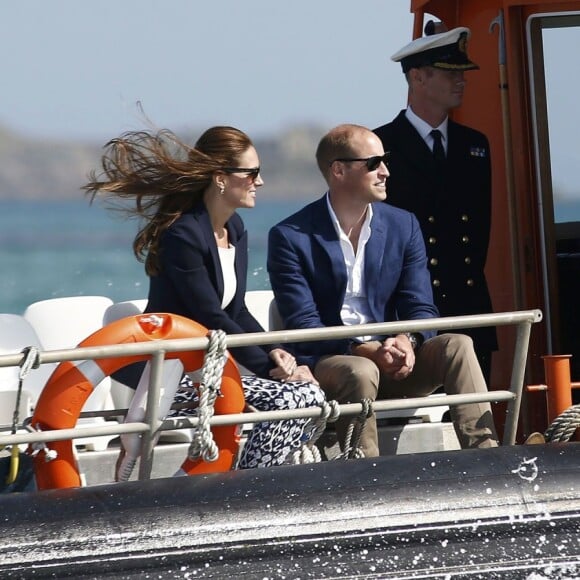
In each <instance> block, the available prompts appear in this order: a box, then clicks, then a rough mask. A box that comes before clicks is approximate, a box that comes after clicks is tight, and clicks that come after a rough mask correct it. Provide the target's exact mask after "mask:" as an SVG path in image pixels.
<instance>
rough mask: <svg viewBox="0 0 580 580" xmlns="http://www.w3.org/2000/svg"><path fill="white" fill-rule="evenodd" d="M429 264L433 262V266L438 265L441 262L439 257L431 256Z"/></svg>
mask: <svg viewBox="0 0 580 580" xmlns="http://www.w3.org/2000/svg"><path fill="white" fill-rule="evenodd" d="M429 264H431V266H437V264H439V260H438V259H437V258H431V259H430V260H429Z"/></svg>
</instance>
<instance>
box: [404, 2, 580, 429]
mask: <svg viewBox="0 0 580 580" xmlns="http://www.w3.org/2000/svg"><path fill="white" fill-rule="evenodd" d="M409 5H410V8H411V12H412V13H413V14H414V18H415V20H414V25H413V37H417V36H420V35H421V34H422V29H423V25H424V22H423V21H424V20H428V19H431V18H433V19H435V20H437V19H438V20H442V21H443V22H444V23H445V24H446V26H447V28H449V29H451V28H454V27H457V26H467V27H468V28H470V30H471V38H470V41H469V47H468V51H469V56H470V58H471V59H472V60H473V61H474V62H476V63H477V64H478V65H479V66H480V70H479V71H472V72H469V73H466V75H465V78H466V81H467V85H466V90H465V97H464V100H463V104H462V106H461V107H459V108H458V109H456V110H454V111H452V113H451V115H452V117H453V119H454V120H455V121H458V122H460V123H463V124H465V125H468V126H471V127H473V128H475V129H478V130H480V131H482V132H483V133H485V134H486V135H487V137H488V139H489V142H490V148H491V162H492V168H493V170H492V180H493V181H492V190H493V200H492V208H493V209H492V212H493V214H492V230H491V237H490V246H489V251H488V259H487V265H486V277H487V279H488V284H489V287H490V292H491V295H492V301H493V307H494V310H495V311H496V312H505V311H510V310H519V309H528V308H540V309H542V310H544V311H546V307H547V302H546V298H545V295H544V288H543V264H542V246H543V244H544V239H543V237H542V233H541V227H540V222H541V217H542V216H541V215H540V212H541V209H540V207H539V204H538V183H537V176H536V170H535V161H534V151H535V144H534V135H533V123H532V115H531V102H532V95H531V89H530V87H529V64H528V54H527V51H528V48H527V30H526V26H527V22H528V19H529V17H530V16H532V15H533V14H538V13H544V14H545V13H554V12H564V11H580V0H568V1H561V0H410V3H409ZM500 15H501V16H502V17H503V23H504V29H503V31H504V37H505V53H506V56H507V58H506V62H505V63H504V64H503V65H502V64H501V63H500V42H499V41H500V38H499V34H498V27H497V26H495V27H494V26H492V23H493V22H494V21H495V20H497V19H498V16H500ZM395 48H397V47H393V49H395ZM506 111H507V115H506ZM506 124H509V125H510V126H509V127H506V126H505V125H506ZM506 129H509V131H506ZM506 133H509V134H510V135H511V143H509V142H508V143H507V144H506V139H505V135H506ZM510 185H511V186H510ZM510 195H511V198H510ZM552 317H553V318H554V312H553V311H552ZM553 336H554V335H553ZM498 337H499V351H498V352H496V353H494V357H493V369H492V377H491V384H490V388H492V389H493V388H499V387H500V386H501V385H502V384H506V382H508V381H509V377H510V373H511V367H512V358H511V353H513V346H514V342H515V332H514V330H513V329H512V328H509V327H503V328H499V329H498ZM555 348H557V344H555ZM547 352H550V347H549V344H548V332H547V327H546V322H545V321H544V322H541V323H539V324H536V325H534V327H533V329H532V334H531V338H530V347H529V359H528V361H529V362H528V367H527V376H526V382H527V383H536V384H539V383H541V382H543V381H544V380H545V378H544V375H545V369H544V364H543V362H544V361H543V355H545V354H546V353H547ZM556 352H557V350H556ZM553 408H554V403H552V409H553ZM522 413H523V416H522V427H523V429H524V430H525V431H526V432H532V431H534V430H541V429H542V426H543V425H544V424H545V421H546V417H545V403H544V398H543V397H529V398H528V399H527V400H526V401H525V403H524V407H523V408H522ZM496 421H497V422H500V421H501V416H500V414H497V417H496ZM500 428H501V426H500Z"/></svg>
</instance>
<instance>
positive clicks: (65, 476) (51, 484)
mask: <svg viewBox="0 0 580 580" xmlns="http://www.w3.org/2000/svg"><path fill="white" fill-rule="evenodd" d="M207 335H208V330H207V329H206V328H205V327H203V326H202V325H201V324H198V323H197V322H194V321H193V320H191V319H189V318H186V317H183V316H178V315H175V314H168V313H159V314H140V315H137V316H129V317H127V318H122V319H120V320H117V321H115V322H112V323H111V324H108V325H107V326H105V327H103V328H101V329H99V330H97V331H96V332H95V333H93V334H91V335H90V336H89V337H88V338H86V339H85V340H83V341H82V342H81V343H80V344H79V345H78V346H79V347H93V346H104V345H114V344H129V343H138V342H148V341H152V340H167V339H179V338H193V337H204V336H207ZM149 357H150V355H127V356H121V357H111V358H106V359H98V360H84V361H65V362H62V363H61V364H60V365H59V366H58V367H57V368H56V369H55V371H54V372H53V374H52V375H51V376H50V378H49V380H48V382H47V384H46V386H45V387H44V389H43V391H42V393H41V394H40V397H39V399H38V403H37V405H36V408H35V410H34V414H33V416H32V419H31V425H32V426H33V428H35V429H37V430H40V431H46V430H54V429H72V428H73V427H74V426H75V425H76V422H77V420H78V418H79V416H80V412H81V410H82V407H83V405H84V403H85V401H86V400H87V399H88V397H89V395H90V394H91V393H92V392H93V389H94V388H95V386H96V385H98V384H99V383H100V382H101V381H102V380H103V379H104V378H105V377H107V376H110V375H111V374H112V373H114V372H116V371H118V370H119V369H121V368H123V367H125V366H127V365H130V364H133V363H136V362H141V361H145V360H148V359H149ZM166 359H179V361H181V363H182V365H183V368H184V370H185V371H186V372H193V371H195V370H198V369H200V368H201V367H202V366H203V363H204V351H202V350H192V351H187V352H172V353H167V354H166ZM220 390H221V393H222V395H223V396H221V397H218V399H217V400H216V403H215V413H216V414H218V415H222V414H230V413H241V412H243V410H244V406H245V401H244V394H243V389H242V383H241V378H240V373H239V371H238V367H237V365H236V363H235V361H234V359H233V358H232V356H231V355H230V354H229V353H228V355H227V360H226V363H225V366H224V369H223V375H222V380H221V387H220ZM212 433H213V437H214V440H215V442H216V444H217V446H218V448H219V456H218V458H217V460H216V461H213V462H211V463H206V462H204V461H203V459H199V460H196V461H191V460H190V459H186V460H185V461H184V463H183V465H182V469H183V470H184V471H185V472H186V473H187V474H188V475H193V474H198V473H209V472H218V471H228V470H230V469H231V468H232V465H233V462H234V460H235V458H236V455H237V452H238V447H239V434H238V428H237V426H236V425H227V426H219V427H213V428H212ZM55 452H56V458H54V459H52V460H49V454H50V453H52V454H54V453H55ZM34 472H35V475H36V483H37V487H38V489H54V488H69V487H79V486H80V485H81V476H80V473H79V469H78V465H77V462H76V459H75V456H74V451H73V444H72V441H71V440H66V441H51V442H48V443H47V444H46V446H45V448H44V449H41V450H40V451H38V452H37V453H35V455H34Z"/></svg>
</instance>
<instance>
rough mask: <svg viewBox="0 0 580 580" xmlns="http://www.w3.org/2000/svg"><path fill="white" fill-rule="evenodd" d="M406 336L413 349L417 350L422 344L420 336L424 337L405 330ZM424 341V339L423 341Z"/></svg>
mask: <svg viewBox="0 0 580 580" xmlns="http://www.w3.org/2000/svg"><path fill="white" fill-rule="evenodd" d="M405 336H406V337H407V338H408V339H409V342H410V343H411V346H412V347H413V350H417V349H418V348H419V346H420V342H419V337H421V338H423V337H422V336H421V335H420V334H419V335H417V334H415V333H414V332H405ZM421 342H422V341H421Z"/></svg>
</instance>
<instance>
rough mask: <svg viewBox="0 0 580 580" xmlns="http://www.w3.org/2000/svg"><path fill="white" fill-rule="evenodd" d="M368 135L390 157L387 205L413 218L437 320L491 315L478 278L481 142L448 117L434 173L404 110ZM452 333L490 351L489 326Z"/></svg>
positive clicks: (493, 341) (485, 214)
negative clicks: (420, 235) (443, 147)
mask: <svg viewBox="0 0 580 580" xmlns="http://www.w3.org/2000/svg"><path fill="white" fill-rule="evenodd" d="M375 133H376V134H377V135H378V137H379V138H380V139H381V141H382V142H383V147H384V148H385V151H390V157H389V163H388V166H389V172H390V174H391V175H390V177H389V178H388V180H387V202H388V203H390V204H392V205H394V206H397V207H400V208H404V209H406V210H408V211H411V212H413V213H414V214H415V215H416V216H417V219H418V220H419V223H420V225H421V229H422V231H423V237H424V240H425V246H426V249H427V256H428V258H429V270H430V273H431V283H432V286H433V297H434V300H435V304H436V305H437V307H438V309H439V312H440V313H441V316H458V315H462V314H486V313H489V312H492V304H491V298H490V295H489V290H488V288H487V282H486V280H485V275H484V267H485V262H486V259H487V249H488V245H489V231H490V224H491V163H490V154H489V143H488V141H487V138H486V137H485V135H483V133H480V132H479V131H475V130H474V129H471V128H469V127H466V126H464V125H460V124H458V123H455V122H453V121H452V120H451V119H450V120H449V125H448V134H447V138H448V149H447V158H446V160H445V162H444V167H443V169H442V170H441V169H439V168H437V167H436V165H435V160H434V159H433V155H432V153H431V150H430V149H429V147H428V146H427V144H426V143H425V141H424V140H423V139H422V137H421V136H420V135H419V133H418V132H417V131H416V130H415V128H414V127H413V126H412V125H411V123H409V121H408V120H407V118H406V117H405V111H401V113H399V115H398V116H397V117H396V118H395V120H394V121H392V122H391V123H389V124H387V125H383V126H382V127H379V128H378V129H375ZM455 332H463V333H465V334H468V335H470V336H471V337H472V338H473V339H474V343H475V348H476V351H479V352H485V351H487V352H489V351H492V350H496V349H497V338H496V331H495V328H493V327H487V328H473V329H465V330H457V331H455Z"/></svg>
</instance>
